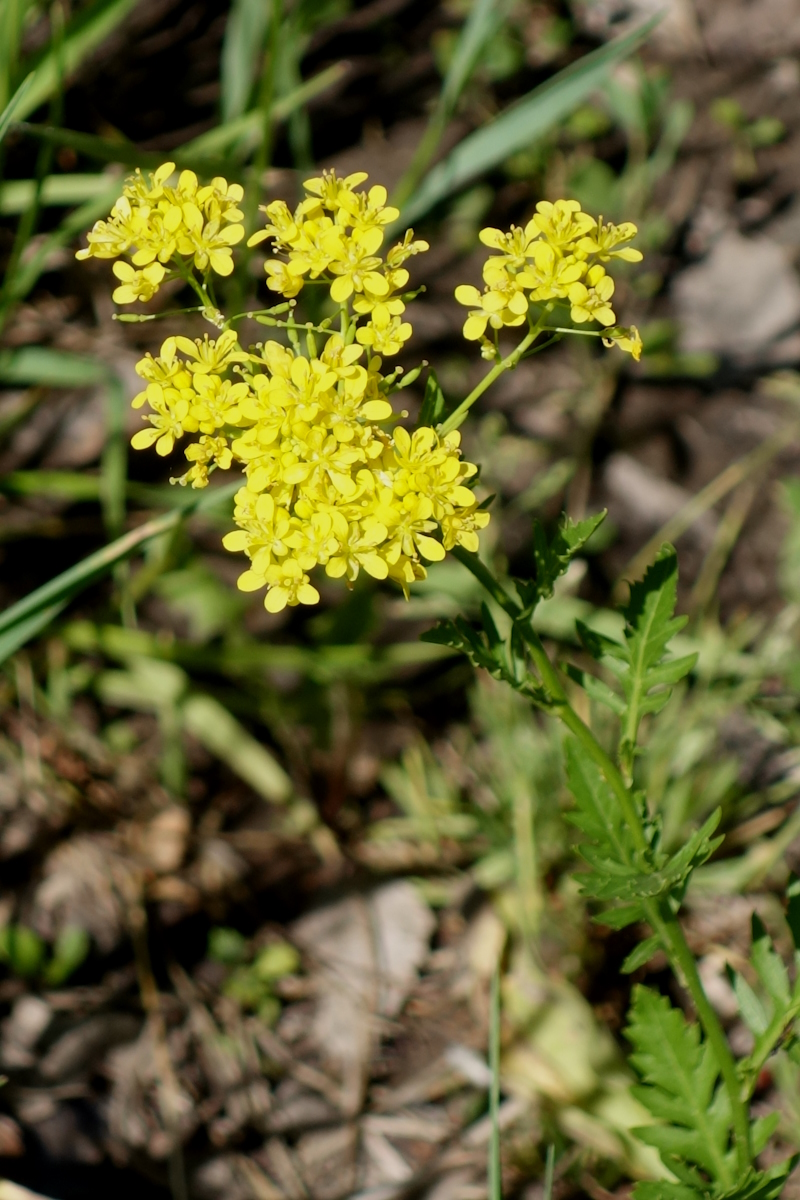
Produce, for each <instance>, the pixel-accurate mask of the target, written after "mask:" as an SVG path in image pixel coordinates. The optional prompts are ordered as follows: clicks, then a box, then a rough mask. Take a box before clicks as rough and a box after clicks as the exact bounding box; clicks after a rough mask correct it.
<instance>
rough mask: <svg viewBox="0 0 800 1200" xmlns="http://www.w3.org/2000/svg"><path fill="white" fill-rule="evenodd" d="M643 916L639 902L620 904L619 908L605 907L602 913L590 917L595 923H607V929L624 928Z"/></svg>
mask: <svg viewBox="0 0 800 1200" xmlns="http://www.w3.org/2000/svg"><path fill="white" fill-rule="evenodd" d="M643 916H644V912H643V910H642V906H641V904H622V905H620V906H619V908H607V909H606V911H605V912H604V913H598V915H597V916H594V917H592V920H593V921H594V922H595V923H596V924H597V925H607V926H608V927H609V929H625V928H626V927H627V926H628V925H633V923H634V921H641V920H642V918H643Z"/></svg>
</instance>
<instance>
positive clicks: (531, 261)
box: [455, 200, 642, 353]
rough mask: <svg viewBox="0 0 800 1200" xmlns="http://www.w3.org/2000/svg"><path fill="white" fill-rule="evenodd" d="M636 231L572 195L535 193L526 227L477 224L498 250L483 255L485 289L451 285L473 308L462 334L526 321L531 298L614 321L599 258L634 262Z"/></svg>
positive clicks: (623, 344)
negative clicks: (592, 211) (538, 196)
mask: <svg viewBox="0 0 800 1200" xmlns="http://www.w3.org/2000/svg"><path fill="white" fill-rule="evenodd" d="M637 232H638V231H637V228H636V226H635V225H634V224H633V223H632V222H630V221H627V222H625V223H624V224H622V225H611V224H608V225H604V224H603V220H602V217H601V218H598V219H597V220H595V218H594V217H591V216H590V215H589V214H588V213H585V212H582V211H581V206H580V204H579V203H578V201H577V200H556V202H555V203H551V202H550V201H549V200H540V201H539V203H538V204H537V205H536V212H535V213H534V215H533V217H532V218H531V220H530V221H528V223H527V225H525V227H524V228H523V229H519V228H517V227H516V226H512V227H511V229H510V230H509V231H508V232H504V231H502V230H500V229H493V228H488V229H483V230H481V233H480V239H481V241H482V242H483V243H484V245H486V246H489V247H490V248H491V249H492V250H494V251H496V253H495V254H493V255H492V256H491V257H490V258H489V259H487V261H486V262H485V263H484V266H483V280H484V288H483V291H479V289H478V288H476V287H472V286H471V285H468V284H462V285H461V286H460V287H457V288H456V293H455V295H456V299H457V300H458V302H459V304H463V305H465V306H466V307H467V308H468V309H469V310H470V312H469V315H468V316H467V319H466V321H465V323H464V337H465V338H467V339H468V340H469V341H480V340H482V339H485V338H486V332H487V328H489V329H492V330H499V329H501V328H502V327H503V326H505V325H509V326H516V325H522V324H524V323H525V321H526V320H528V319H529V310H530V308H531V305H542V304H549V305H551V306H552V305H554V304H555V303H558V302H563V303H565V304H568V305H569V307H570V315H571V318H572V320H573V321H574V322H575V323H576V324H579V325H580V324H584V323H585V322H587V321H596V322H597V323H598V324H600V325H602V326H604V327H605V328H610V327H612V326H614V325H615V322H616V316H615V314H614V310H613V308H612V307H611V299H612V296H613V295H614V280H613V279H612V278H611V277H610V276H609V275H608V274H607V273H606V269H605V267H604V266H603V265H602V264H603V263H607V262H608V261H609V260H610V259H612V258H619V259H623V260H625V261H626V262H638V261H639V260H640V259H641V257H642V255H641V252H640V251H639V250H636V249H634V248H633V247H631V246H628V245H627V243H628V242H629V241H631V240H632V239H633V238H634V237H635V236H636V233H637ZM636 337H638V334H637V335H636ZM610 341H611V344H613V345H617V346H619V347H620V348H621V349H625V350H628V351H629V352H630V353H633V352H634V351H633V347H634V345H638V347H639V350H640V349H641V342H640V341H639V342H638V343H637V342H636V338H627V337H623V336H618V337H613V338H610ZM628 342H630V345H628V344H627V343H628Z"/></svg>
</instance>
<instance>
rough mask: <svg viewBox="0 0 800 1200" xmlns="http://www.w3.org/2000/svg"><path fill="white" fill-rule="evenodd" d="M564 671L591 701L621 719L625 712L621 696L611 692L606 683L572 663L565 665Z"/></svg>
mask: <svg viewBox="0 0 800 1200" xmlns="http://www.w3.org/2000/svg"><path fill="white" fill-rule="evenodd" d="M564 670H565V671H566V673H567V675H569V677H570V679H574V680H575V682H576V683H577V684H579V685H580V687H582V688H583V690H584V691H585V692H586V695H587V696H589V697H590V698H591V699H592V700H596V701H597V702H598V704H603V705H604V706H605V707H606V708H610V709H611V711H612V712H615V713H616V714H617V716H620V717H621V716H622V715H623V713H624V712H625V700H624V699H623V697H622V696H618V695H617V693H616V692H614V691H612V690H611V688H610V687H609V686H608V684H607V683H603V680H602V679H598V678H597V677H596V676H595V675H590V674H589V673H588V671H582V670H581V669H580V667H576V666H574V665H573V664H572V663H567V665H566V666H565V668H564Z"/></svg>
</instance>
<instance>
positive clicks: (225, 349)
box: [161, 329, 248, 375]
mask: <svg viewBox="0 0 800 1200" xmlns="http://www.w3.org/2000/svg"><path fill="white" fill-rule="evenodd" d="M173 340H174V343H175V348H176V349H177V350H180V351H181V352H182V353H183V354H186V355H188V357H189V358H190V359H193V360H194V361H193V362H188V363H186V370H187V371H189V372H190V373H191V374H193V375H194V374H201V375H209V374H218V373H220V372H222V371H224V370H226V368H227V367H229V366H231V364H232V363H240V362H247V360H248V355H247V354H245V352H244V351H243V350H242V348H241V346H240V345H239V339H238V337H237V336H236V332H235V331H234V330H233V329H226V330H225V332H224V333H221V334H220V335H219V337H218V338H217V339H216V340H215V341H214V340H212V339H210V338H209V336H208V334H206V335H205V336H204V337H203V338H202V340H201V339H200V338H195V340H194V341H191V340H190V339H189V338H186V337H176V338H174V339H173ZM165 345H166V343H165ZM161 353H162V355H163V353H164V350H163V347H162V351H161Z"/></svg>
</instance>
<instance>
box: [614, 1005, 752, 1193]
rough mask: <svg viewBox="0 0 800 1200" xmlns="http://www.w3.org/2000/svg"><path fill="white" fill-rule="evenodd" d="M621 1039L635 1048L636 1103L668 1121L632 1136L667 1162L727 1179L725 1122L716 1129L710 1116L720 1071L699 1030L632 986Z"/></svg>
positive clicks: (671, 1009)
mask: <svg viewBox="0 0 800 1200" xmlns="http://www.w3.org/2000/svg"><path fill="white" fill-rule="evenodd" d="M625 1036H626V1037H627V1039H628V1041H629V1042H630V1043H631V1044H632V1046H633V1047H634V1053H633V1054H632V1055H631V1062H632V1064H633V1066H634V1067H635V1068H636V1070H637V1071H638V1073H639V1075H640V1076H641V1078H642V1080H643V1081H644V1084H645V1085H646V1086H644V1087H638V1088H637V1089H636V1096H637V1098H638V1099H639V1100H641V1101H642V1103H643V1104H644V1105H645V1106H646V1107H647V1108H648V1109H649V1110H650V1111H651V1112H652V1113H653V1115H654V1116H657V1117H660V1116H661V1115H662V1114H666V1113H669V1114H670V1118H671V1124H670V1125H666V1126H646V1127H645V1128H644V1129H640V1130H636V1131H635V1132H636V1133H637V1136H639V1137H640V1138H641V1139H642V1140H643V1141H646V1142H647V1143H648V1144H649V1145H653V1146H656V1147H657V1149H658V1150H659V1151H660V1152H661V1153H662V1154H663V1155H664V1156H665V1157H666V1158H669V1157H670V1156H672V1155H677V1156H678V1157H679V1158H681V1159H683V1160H685V1161H686V1162H687V1164H688V1165H690V1166H691V1165H692V1164H694V1165H695V1166H698V1167H701V1168H703V1169H704V1170H706V1171H707V1172H708V1173H709V1174H710V1175H711V1176H712V1178H714V1179H715V1180H717V1181H720V1180H725V1179H726V1177H727V1178H730V1177H729V1175H728V1164H727V1161H726V1154H727V1150H728V1140H729V1129H728V1127H727V1122H726V1125H725V1128H723V1129H721V1128H720V1122H719V1120H717V1119H715V1114H714V1113H713V1112H712V1111H710V1110H711V1109H712V1100H713V1098H714V1089H715V1087H716V1083H717V1078H718V1075H719V1068H718V1066H717V1063H716V1060H715V1058H714V1056H713V1054H712V1053H711V1050H710V1047H709V1046H708V1044H707V1043H705V1042H702V1041H701V1040H700V1029H699V1027H698V1026H697V1025H690V1024H688V1023H687V1021H686V1018H685V1017H684V1015H683V1013H682V1012H681V1011H680V1010H679V1009H677V1008H673V1007H672V1005H671V1004H670V1002H669V1000H668V999H667V998H666V996H660V995H659V994H658V993H657V992H654V991H652V990H651V989H649V988H646V987H642V986H641V985H637V987H635V988H634V991H633V1004H632V1006H631V1019H630V1024H629V1026H628V1028H627V1029H626V1031H625ZM716 1115H717V1116H719V1115H720V1114H719V1113H718V1114H716ZM667 1165H670V1163H669V1162H668V1163H667Z"/></svg>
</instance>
